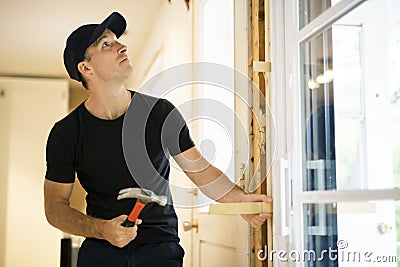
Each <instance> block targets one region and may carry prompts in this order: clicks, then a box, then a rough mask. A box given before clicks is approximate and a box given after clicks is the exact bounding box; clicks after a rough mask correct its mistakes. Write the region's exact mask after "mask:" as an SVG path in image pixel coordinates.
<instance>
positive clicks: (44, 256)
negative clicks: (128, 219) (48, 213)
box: [0, 77, 68, 267]
mask: <svg viewBox="0 0 400 267" xmlns="http://www.w3.org/2000/svg"><path fill="white" fill-rule="evenodd" d="M67 108H68V82H67V81H66V80H61V79H60V80H58V79H28V78H26V79H25V78H24V79H23V78H5V77H1V78H0V109H1V116H0V123H1V125H2V126H1V137H5V139H4V140H5V141H4V140H2V142H1V144H2V146H1V147H2V149H1V151H0V158H1V162H0V170H1V176H0V181H1V182H0V184H1V187H2V188H1V189H0V190H1V192H2V194H1V202H0V207H1V212H2V216H1V224H0V233H1V234H2V237H1V242H4V243H2V245H1V246H0V249H1V252H0V255H1V257H0V265H1V266H13V267H22V266H48V267H50V266H57V265H59V262H60V258H59V255H60V238H61V232H60V231H57V230H56V229H55V228H53V227H51V226H50V225H49V224H48V223H47V221H46V218H45V215H44V207H43V181H44V174H45V168H46V161H45V149H46V141H47V136H48V133H49V132H50V129H51V127H52V126H53V124H54V123H55V122H56V121H57V120H59V119H61V118H62V117H63V116H64V115H65V114H66V113H67V110H68V109H67ZM3 148H5V149H4V150H3Z"/></svg>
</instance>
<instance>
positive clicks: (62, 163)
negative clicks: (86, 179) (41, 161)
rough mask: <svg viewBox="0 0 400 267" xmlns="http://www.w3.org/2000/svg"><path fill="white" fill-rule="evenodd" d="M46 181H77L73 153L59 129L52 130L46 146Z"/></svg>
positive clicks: (55, 126) (56, 127) (55, 127)
mask: <svg viewBox="0 0 400 267" xmlns="http://www.w3.org/2000/svg"><path fill="white" fill-rule="evenodd" d="M46 164H47V169H46V179H48V180H51V181H54V182H59V183H73V182H74V181H75V164H74V157H73V152H72V150H71V148H70V147H68V145H67V142H66V140H65V138H63V137H62V134H61V131H60V129H59V127H58V126H57V124H56V125H54V127H53V128H52V129H51V131H50V134H49V137H48V139H47V145H46Z"/></svg>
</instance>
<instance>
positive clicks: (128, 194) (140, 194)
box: [117, 188, 167, 206]
mask: <svg viewBox="0 0 400 267" xmlns="http://www.w3.org/2000/svg"><path fill="white" fill-rule="evenodd" d="M125 198H137V199H138V200H139V201H140V202H143V203H150V202H155V203H157V204H158V205H160V206H165V205H166V204H167V196H157V195H156V194H154V192H153V191H151V190H148V189H142V188H125V189H122V190H121V191H119V195H118V198H117V199H118V200H120V199H125Z"/></svg>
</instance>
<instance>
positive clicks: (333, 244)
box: [293, 201, 400, 267]
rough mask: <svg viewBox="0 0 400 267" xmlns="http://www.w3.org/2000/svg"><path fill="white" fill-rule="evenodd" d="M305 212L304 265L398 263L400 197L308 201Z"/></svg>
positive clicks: (342, 265)
mask: <svg viewBox="0 0 400 267" xmlns="http://www.w3.org/2000/svg"><path fill="white" fill-rule="evenodd" d="M303 214H304V250H303V251H300V252H297V251H296V253H297V255H301V257H303V258H301V259H298V260H304V263H305V266H324V267H325V266H340V267H347V266H349V267H350V266H351V267H354V266H360V267H361V266H362V267H365V266H388V267H389V266H390V267H396V266H397V262H398V259H400V254H399V253H400V250H399V241H400V238H399V237H400V235H399V233H400V225H399V218H400V203H399V202H398V201H397V202H394V201H371V202H355V203H350V202H340V203H328V204H305V205H304V212H303ZM396 221H397V222H396ZM296 253H294V252H293V254H296ZM304 257H305V258H304Z"/></svg>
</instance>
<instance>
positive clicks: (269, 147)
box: [264, 0, 274, 267]
mask: <svg viewBox="0 0 400 267" xmlns="http://www.w3.org/2000/svg"><path fill="white" fill-rule="evenodd" d="M264 17H265V19H264V22H265V23H264V26H265V28H264V31H265V46H264V47H265V61H266V62H271V30H270V29H271V27H270V26H271V24H270V23H271V19H270V18H271V2H270V0H265V2H264ZM264 74H265V76H264V77H265V102H266V104H267V108H269V107H271V104H272V100H271V90H272V87H271V72H265V73H264ZM273 132H274V131H273V118H272V114H271V110H270V109H267V110H266V129H265V136H266V138H265V151H266V157H265V159H266V162H267V163H268V166H266V167H267V168H268V169H267V171H269V173H267V175H268V176H267V179H266V194H267V196H268V197H272V168H271V167H272V166H271V165H272V161H273V153H274V151H273V144H272V142H273V139H272V134H273ZM272 233H273V231H272V219H270V220H268V221H267V231H266V235H267V240H266V241H267V248H268V251H266V252H265V253H268V254H267V255H268V262H267V266H268V267H272V266H273V262H272V258H271V257H269V255H271V253H270V252H271V250H272V248H273V236H272Z"/></svg>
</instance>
